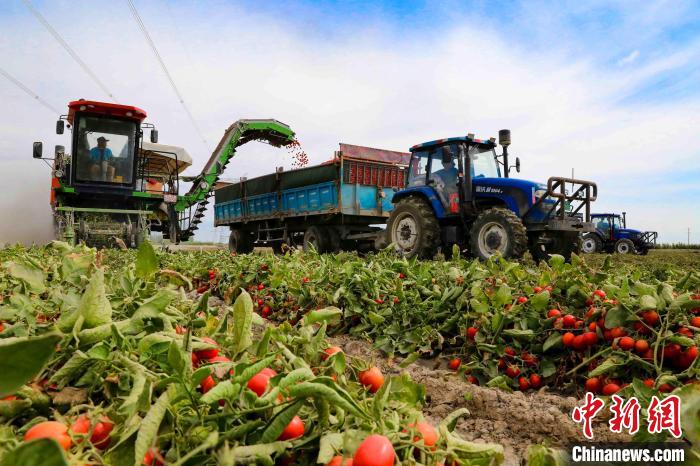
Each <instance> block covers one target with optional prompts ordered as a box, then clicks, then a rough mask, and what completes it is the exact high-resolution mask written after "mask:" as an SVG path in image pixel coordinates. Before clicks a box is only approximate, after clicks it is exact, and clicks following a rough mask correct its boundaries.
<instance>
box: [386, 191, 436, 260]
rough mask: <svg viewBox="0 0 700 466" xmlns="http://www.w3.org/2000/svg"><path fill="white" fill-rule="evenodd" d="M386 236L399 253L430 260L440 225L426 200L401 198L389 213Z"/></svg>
mask: <svg viewBox="0 0 700 466" xmlns="http://www.w3.org/2000/svg"><path fill="white" fill-rule="evenodd" d="M387 236H388V239H389V241H390V242H391V243H393V244H394V246H395V247H396V250H397V251H398V252H399V254H401V255H403V256H405V257H415V256H417V257H419V258H421V259H429V258H432V257H433V256H434V255H435V251H436V250H437V247H438V246H439V244H440V224H439V223H438V221H437V218H435V214H434V213H433V209H432V208H431V207H430V205H429V204H428V202H427V201H426V200H425V199H422V198H418V197H407V198H404V199H401V200H400V201H399V203H398V204H397V205H396V207H395V208H394V210H392V211H391V215H390V216H389V222H388V223H387Z"/></svg>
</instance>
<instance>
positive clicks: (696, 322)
mask: <svg viewBox="0 0 700 466" xmlns="http://www.w3.org/2000/svg"><path fill="white" fill-rule="evenodd" d="M690 325H691V327H697V328H700V316H695V317H693V318H692V319H690Z"/></svg>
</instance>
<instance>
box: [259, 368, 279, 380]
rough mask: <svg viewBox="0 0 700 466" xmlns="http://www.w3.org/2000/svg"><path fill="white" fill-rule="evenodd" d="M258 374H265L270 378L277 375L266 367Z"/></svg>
mask: <svg viewBox="0 0 700 466" xmlns="http://www.w3.org/2000/svg"><path fill="white" fill-rule="evenodd" d="M260 374H265V375H267V376H268V377H270V378H272V377H274V376H276V375H277V372H275V370H274V369H270V368H269V367H266V368H265V369H263V370H261V371H260Z"/></svg>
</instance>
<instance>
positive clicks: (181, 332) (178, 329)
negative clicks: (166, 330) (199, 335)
mask: <svg viewBox="0 0 700 466" xmlns="http://www.w3.org/2000/svg"><path fill="white" fill-rule="evenodd" d="M185 332H187V327H183V326H182V325H179V324H178V325H176V326H175V333H177V334H178V335H184V334H185Z"/></svg>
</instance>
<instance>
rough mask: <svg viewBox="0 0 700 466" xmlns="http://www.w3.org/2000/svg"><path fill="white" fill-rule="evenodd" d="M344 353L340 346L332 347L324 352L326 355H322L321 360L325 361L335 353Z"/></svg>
mask: <svg viewBox="0 0 700 466" xmlns="http://www.w3.org/2000/svg"><path fill="white" fill-rule="evenodd" d="M342 352H343V350H342V348H340V346H331V347H330V348H326V349H325V350H323V353H324V354H322V355H321V359H323V360H324V361H325V360H326V359H328V358H330V357H331V356H333V355H334V354H335V353H342Z"/></svg>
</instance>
